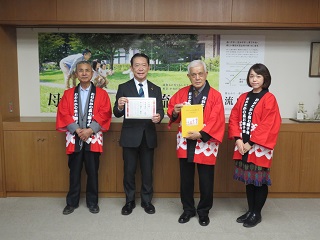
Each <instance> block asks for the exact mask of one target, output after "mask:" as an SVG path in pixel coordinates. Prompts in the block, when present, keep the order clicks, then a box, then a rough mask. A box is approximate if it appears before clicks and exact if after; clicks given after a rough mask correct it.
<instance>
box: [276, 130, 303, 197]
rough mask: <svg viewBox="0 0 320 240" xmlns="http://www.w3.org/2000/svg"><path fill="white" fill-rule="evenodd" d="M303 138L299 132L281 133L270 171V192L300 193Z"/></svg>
mask: <svg viewBox="0 0 320 240" xmlns="http://www.w3.org/2000/svg"><path fill="white" fill-rule="evenodd" d="M301 136H302V133H299V132H280V134H279V137H278V141H277V145H276V147H275V150H274V156H273V162H272V166H271V170H270V175H271V181H272V186H271V187H270V192H298V191H299V182H300V154H301V149H300V147H299V146H301Z"/></svg>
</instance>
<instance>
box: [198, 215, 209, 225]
mask: <svg viewBox="0 0 320 240" xmlns="http://www.w3.org/2000/svg"><path fill="white" fill-rule="evenodd" d="M209 223H210V218H209V217H208V216H199V224H200V225H201V226H208V225H209Z"/></svg>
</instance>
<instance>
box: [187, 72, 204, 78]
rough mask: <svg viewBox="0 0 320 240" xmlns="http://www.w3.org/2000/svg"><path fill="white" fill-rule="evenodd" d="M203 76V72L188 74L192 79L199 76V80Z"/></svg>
mask: <svg viewBox="0 0 320 240" xmlns="http://www.w3.org/2000/svg"><path fill="white" fill-rule="evenodd" d="M204 75H205V73H203V72H200V73H191V74H190V76H191V77H192V78H196V77H197V76H199V78H202V77H204Z"/></svg>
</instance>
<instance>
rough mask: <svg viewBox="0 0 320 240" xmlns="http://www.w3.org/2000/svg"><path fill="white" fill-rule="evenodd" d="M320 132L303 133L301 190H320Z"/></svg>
mask: <svg viewBox="0 0 320 240" xmlns="http://www.w3.org/2000/svg"><path fill="white" fill-rule="evenodd" d="M319 143H320V133H319V132H317V133H303V134H302V144H301V169H300V173H301V175H300V187H299V190H300V192H320V176H319V174H320V150H319Z"/></svg>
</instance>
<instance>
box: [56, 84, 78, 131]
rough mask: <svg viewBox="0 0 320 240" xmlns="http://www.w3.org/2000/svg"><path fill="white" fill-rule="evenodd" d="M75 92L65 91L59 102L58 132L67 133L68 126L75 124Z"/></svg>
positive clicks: (72, 90)
mask: <svg viewBox="0 0 320 240" xmlns="http://www.w3.org/2000/svg"><path fill="white" fill-rule="evenodd" d="M73 92H74V89H73V88H71V89H68V90H65V91H64V94H63V96H62V98H61V100H60V101H59V104H58V109H57V117H56V130H58V131H62V132H65V131H67V126H68V125H69V124H71V123H74V122H75V121H74V119H73V115H74V114H73V111H74V110H73V105H74V103H73Z"/></svg>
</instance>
